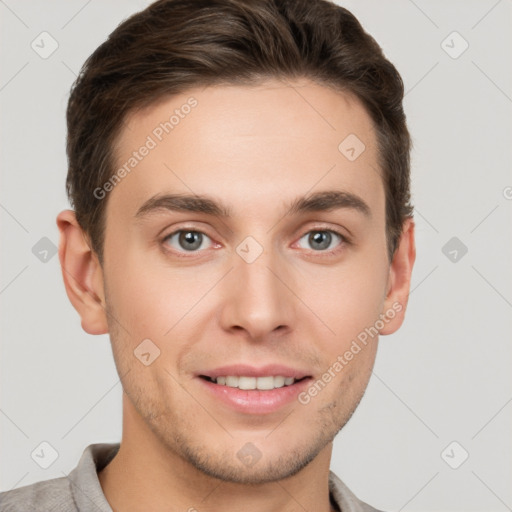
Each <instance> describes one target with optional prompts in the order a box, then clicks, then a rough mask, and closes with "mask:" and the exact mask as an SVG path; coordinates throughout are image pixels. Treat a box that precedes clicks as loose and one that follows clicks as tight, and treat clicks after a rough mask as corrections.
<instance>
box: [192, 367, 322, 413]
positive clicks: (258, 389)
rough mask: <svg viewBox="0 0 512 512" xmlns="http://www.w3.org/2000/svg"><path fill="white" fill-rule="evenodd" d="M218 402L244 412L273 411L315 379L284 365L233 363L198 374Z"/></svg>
mask: <svg viewBox="0 0 512 512" xmlns="http://www.w3.org/2000/svg"><path fill="white" fill-rule="evenodd" d="M196 377H198V379H197V380H198V381H199V382H200V383H202V386H203V390H205V391H206V393H207V396H209V397H210V398H211V399H212V400H213V401H214V403H215V405H221V406H224V407H225V406H228V408H229V410H231V411H232V410H235V411H236V412H240V413H244V414H252V415H255V414H258V415H262V414H269V413H272V412H276V411H278V410H280V409H282V408H283V407H285V406H287V405H290V404H293V403H294V402H296V401H297V395H298V394H299V393H300V392H301V391H303V390H304V389H305V388H306V387H307V386H308V385H309V383H310V381H311V380H312V379H313V377H312V376H311V375H307V374H306V373H305V372H302V371H299V370H295V369H293V368H288V367H284V366H281V365H267V366H266V367H264V368H260V369H258V368H254V367H250V366H247V365H231V366H225V367H223V368H218V369H216V370H212V371H207V372H201V373H200V374H198V375H196Z"/></svg>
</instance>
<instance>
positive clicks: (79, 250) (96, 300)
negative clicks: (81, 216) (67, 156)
mask: <svg viewBox="0 0 512 512" xmlns="http://www.w3.org/2000/svg"><path fill="white" fill-rule="evenodd" d="M57 226H58V228H59V232H60V242H59V260H60V265H61V271H62V278H63V280H64V286H65V288H66V293H67V295H68V297H69V300H70V301H71V304H72V305H73V307H74V308H75V309H76V310H77V312H78V314H79V315H80V318H81V324H82V328H83V329H84V331H86V332H87V333H89V334H106V333H107V332H108V324H107V315H106V312H105V296H104V282H103V271H102V268H101V265H100V263H99V261H98V257H97V255H96V254H95V253H94V251H92V249H91V247H90V245H89V243H88V240H87V237H86V235H85V233H84V232H83V230H82V228H81V227H80V225H79V224H78V222H77V220H76V216H75V212H74V211H72V210H64V211H62V212H60V213H59V215H58V216H57Z"/></svg>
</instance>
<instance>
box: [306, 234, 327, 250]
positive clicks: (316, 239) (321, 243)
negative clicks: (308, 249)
mask: <svg viewBox="0 0 512 512" xmlns="http://www.w3.org/2000/svg"><path fill="white" fill-rule="evenodd" d="M331 238H332V236H331V233H329V232H328V231H314V232H312V233H311V234H310V235H309V242H310V243H311V245H312V247H313V248H316V249H327V248H328V247H329V245H331ZM315 244H318V245H317V246H316V247H315Z"/></svg>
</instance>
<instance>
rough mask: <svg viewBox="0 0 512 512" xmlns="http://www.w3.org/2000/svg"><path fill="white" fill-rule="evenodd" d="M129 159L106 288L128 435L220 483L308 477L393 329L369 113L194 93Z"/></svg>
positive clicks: (112, 199) (311, 98) (265, 90)
mask: <svg viewBox="0 0 512 512" xmlns="http://www.w3.org/2000/svg"><path fill="white" fill-rule="evenodd" d="M291 85H293V87H292V86H291ZM186 105H188V106H186ZM173 114H175V116H174V118H171V120H170V116H172V115H173ZM169 120H170V121H169ZM165 122H168V125H166V124H165ZM161 123H162V124H161ZM351 134H352V135H351ZM348 136H351V137H352V138H349V139H347V141H346V142H345V143H344V144H342V146H341V149H340V148H339V146H340V143H342V142H343V141H344V140H345V139H346V138H347V137H348ZM354 136H355V137H357V139H356V138H354ZM361 144H364V151H362V152H361V149H362V148H363V146H362V145H361ZM143 146H145V147H146V148H147V150H142V149H140V148H141V147H143ZM351 148H353V150H352V149H351ZM134 151H135V152H136V154H134ZM358 153H360V154H359V155H358ZM116 156H117V161H118V164H119V168H121V167H122V166H124V165H125V164H127V163H128V165H127V166H126V167H125V170H126V169H130V170H129V172H126V173H123V172H121V173H120V177H121V180H120V181H119V182H117V183H116V184H115V186H113V187H111V189H110V191H109V192H108V194H109V196H108V204H107V208H106V232H105V245H104V266H103V279H104V287H105V300H106V306H107V310H108V327H109V332H110V336H111V342H112V347H113V353H114V358H115V362H116V365H117V369H118V372H119V374H120V376H121V378H122V384H123V388H124V392H125V394H126V400H125V408H128V409H129V410H128V411H126V410H125V414H126V415H127V416H129V418H130V422H131V424H130V429H131V432H133V433H134V435H137V433H139V434H140V435H142V432H145V433H146V434H145V435H147V432H151V433H152V435H154V436H155V437H156V439H158V442H159V443H161V445H162V447H163V449H164V450H166V451H168V452H170V453H173V454H175V455H177V456H178V457H179V458H181V459H182V460H184V461H185V462H186V463H189V464H191V465H192V466H194V467H195V468H198V469H200V470H201V471H203V472H205V473H207V474H209V475H212V476H215V477H217V478H220V479H223V480H227V481H233V482H244V483H250V482H251V483H261V482H264V481H271V480H276V479H278V478H285V477H287V476H291V475H293V474H295V473H296V472H298V471H299V470H300V469H302V468H303V467H305V466H306V465H307V464H308V463H309V462H310V461H312V460H313V459H314V458H315V457H316V456H317V455H319V454H320V453H322V451H323V450H324V449H325V448H326V447H327V446H328V445H329V443H330V442H331V441H332V440H333V438H334V436H335V435H336V433H337V432H338V431H339V430H340V429H341V428H342V427H343V425H344V424H345V423H346V422H347V421H348V419H349V418H350V416H351V414H352V413H353V411H354V409H355V408H356V407H357V404H358V403H359V400H360V399H361V397H362V395H363V393H364V390H365V388H366V386H367V383H368V380H369V377H370V374H371V370H372V366H373V362H374V358H375V354H376V349H377V338H378V336H376V335H371V336H368V329H370V332H372V333H373V332H374V331H371V329H372V328H373V329H374V330H375V328H376V326H377V328H378V330H380V331H381V332H382V330H383V328H382V325H386V326H387V325H388V320H387V317H384V315H386V314H387V313H388V310H390V308H391V304H390V303H389V297H387V295H388V291H389V285H390V264H389V261H388V258H387V249H386V230H385V228H386V226H385V195H384V187H383V183H382V178H381V176H380V171H379V168H378V164H377V147H376V139H375V133H374V130H373V127H372V123H371V120H370V118H369V116H368V114H367V113H366V111H365V109H364V108H363V107H362V106H361V105H360V104H359V103H358V102H357V100H356V99H355V98H353V97H350V96H348V95H345V94H341V93H339V92H334V91H332V90H330V89H328V88H325V87H322V86H319V85H315V84H313V83H311V82H308V81H302V82H294V83H293V84H284V83H282V82H273V81H272V82H271V81H269V82H266V83H264V84H262V85H259V86H253V87H240V86H233V87H228V86H223V87H210V88H205V89H195V90H190V91H189V92H187V93H185V94H182V95H180V96H174V97H172V98H171V99H168V100H165V101H162V102H159V103H158V104H157V105H154V106H152V107H150V108H147V109H145V110H143V111H139V112H137V113H135V114H133V115H131V116H130V117H129V118H128V119H127V122H126V126H125V128H124V131H123V132H122V134H121V135H120V137H119V141H118V145H117V147H116ZM354 156H356V158H354ZM131 158H134V159H135V160H130V159H131ZM132 164H133V165H132ZM107 188H109V187H108V185H107ZM185 196H187V197H186V198H185ZM394 313H395V314H397V315H398V313H397V311H396V309H395V311H394ZM383 318H384V320H385V321H384V320H383ZM395 321H396V319H395ZM390 322H392V321H390ZM386 328H387V327H384V329H386ZM365 329H367V331H365ZM363 332H366V333H367V336H366V338H367V339H366V342H365V343H363V342H362V341H361V340H362V339H363V338H364V335H361V333H363ZM358 336H359V338H358ZM354 341H355V342H356V345H357V346H358V347H359V350H357V349H356V348H355V345H354ZM141 343H142V344H141ZM348 352H351V353H352V357H350V356H349V355H348ZM336 363H338V364H336ZM329 375H330V378H329ZM283 384H284V385H283ZM255 387H256V389H254V388H255ZM315 390H316V391H315Z"/></svg>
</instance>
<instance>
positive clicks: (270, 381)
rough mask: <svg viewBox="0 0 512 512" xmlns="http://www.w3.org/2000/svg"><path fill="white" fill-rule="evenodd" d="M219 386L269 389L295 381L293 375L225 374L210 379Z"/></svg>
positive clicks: (288, 384)
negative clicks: (250, 375)
mask: <svg viewBox="0 0 512 512" xmlns="http://www.w3.org/2000/svg"><path fill="white" fill-rule="evenodd" d="M212 380H213V381H214V382H216V383H217V384H220V385H221V386H229V387H230V388H238V389H244V390H247V389H261V390H269V389H275V388H282V387H283V386H290V385H291V384H293V383H294V382H295V379H294V378H293V377H283V376H282V375H277V376H275V377H274V376H272V375H269V376H266V377H245V376H240V377H238V376H234V375H226V376H222V377H217V378H216V379H212Z"/></svg>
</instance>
